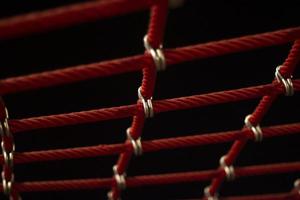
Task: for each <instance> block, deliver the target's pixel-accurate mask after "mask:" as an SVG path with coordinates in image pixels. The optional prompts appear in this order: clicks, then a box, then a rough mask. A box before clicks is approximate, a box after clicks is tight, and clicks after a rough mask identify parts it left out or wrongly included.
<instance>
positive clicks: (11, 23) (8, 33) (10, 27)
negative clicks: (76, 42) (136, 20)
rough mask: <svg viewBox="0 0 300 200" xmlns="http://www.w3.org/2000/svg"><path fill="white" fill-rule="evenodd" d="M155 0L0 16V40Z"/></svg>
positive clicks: (107, 0) (105, 0) (106, 0)
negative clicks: (7, 16)
mask: <svg viewBox="0 0 300 200" xmlns="http://www.w3.org/2000/svg"><path fill="white" fill-rule="evenodd" d="M153 2H155V1H154V0H101V1H90V2H84V3H78V4H74V5H70V6H63V7H59V8H54V9H49V10H46V11H40V12H33V13H29V14H25V15H19V16H16V17H11V18H7V19H2V20H0V40H5V39H11V38H16V37H22V36H26V35H29V34H33V33H40V32H46V31H50V30H54V29H59V28H64V27H68V26H72V25H76V24H82V23H86V22H91V21H96V20H99V19H104V18H107V17H112V16H116V15H123V14H127V13H130V12H134V11H138V10H142V9H147V8H148V7H149V6H150V5H151V4H152V3H153Z"/></svg>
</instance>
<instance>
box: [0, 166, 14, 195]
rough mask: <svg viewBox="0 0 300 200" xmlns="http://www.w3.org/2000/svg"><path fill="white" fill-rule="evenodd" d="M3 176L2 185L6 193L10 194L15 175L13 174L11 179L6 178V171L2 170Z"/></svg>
mask: <svg viewBox="0 0 300 200" xmlns="http://www.w3.org/2000/svg"><path fill="white" fill-rule="evenodd" d="M1 177H2V187H3V193H4V194H5V195H10V194H11V191H12V185H13V183H14V180H15V177H14V175H13V174H12V175H11V178H10V180H6V179H5V174H4V171H2V173H1Z"/></svg>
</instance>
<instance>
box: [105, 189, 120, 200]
mask: <svg viewBox="0 0 300 200" xmlns="http://www.w3.org/2000/svg"><path fill="white" fill-rule="evenodd" d="M107 200H121V198H117V199H114V198H113V192H112V191H109V192H108V193H107Z"/></svg>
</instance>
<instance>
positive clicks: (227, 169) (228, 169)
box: [220, 155, 235, 181]
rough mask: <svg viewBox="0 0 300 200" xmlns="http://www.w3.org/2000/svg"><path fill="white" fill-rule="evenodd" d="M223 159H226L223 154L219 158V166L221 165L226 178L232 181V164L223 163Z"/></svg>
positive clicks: (233, 176)
mask: <svg viewBox="0 0 300 200" xmlns="http://www.w3.org/2000/svg"><path fill="white" fill-rule="evenodd" d="M225 159H226V156H225V155H224V156H222V157H221V158H220V166H221V167H223V169H224V171H225V173H226V178H227V180H228V181H232V180H234V179H235V173H234V167H233V165H230V166H228V165H227V164H226V163H225Z"/></svg>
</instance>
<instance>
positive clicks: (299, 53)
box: [209, 40, 300, 195]
mask: <svg viewBox="0 0 300 200" xmlns="http://www.w3.org/2000/svg"><path fill="white" fill-rule="evenodd" d="M299 44H300V40H296V41H295V43H294V45H293V47H292V49H291V51H290V53H289V55H288V57H287V59H286V61H285V62H284V65H283V68H285V69H286V70H285V71H286V72H290V74H285V76H288V77H290V76H291V75H292V74H291V73H293V71H294V69H295V66H296V64H297V63H296V62H297V61H298V59H295V57H300V50H299V48H300V45H299ZM273 82H278V81H277V80H274V81H273ZM277 97H278V93H275V92H272V93H270V94H268V95H265V96H263V98H262V99H261V101H260V102H259V104H258V106H257V107H256V108H255V110H254V112H253V113H252V114H251V117H250V120H249V121H250V122H251V124H252V125H254V126H256V125H257V124H259V123H260V121H262V119H263V117H264V116H265V114H266V112H267V111H268V110H269V108H270V107H271V105H272V103H273V101H274V100H275V99H276V98H277ZM245 128H246V127H244V128H243V129H245ZM246 143H247V138H242V139H237V140H236V141H235V142H234V143H233V145H232V146H231V148H230V149H229V151H228V153H227V154H226V155H225V156H226V157H225V160H224V161H225V164H226V165H227V166H230V165H232V164H233V163H234V161H235V159H236V158H237V157H238V155H239V154H240V152H241V150H242V149H243V148H244V146H245V145H246ZM221 168H222V167H221ZM221 168H220V169H221ZM222 170H224V169H222ZM225 177H226V175H225V174H224V175H221V176H217V177H215V178H214V179H213V180H212V182H211V186H210V188H209V193H210V194H211V195H215V194H216V193H217V190H218V189H219V188H220V186H221V185H222V183H223V181H224V179H225Z"/></svg>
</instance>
